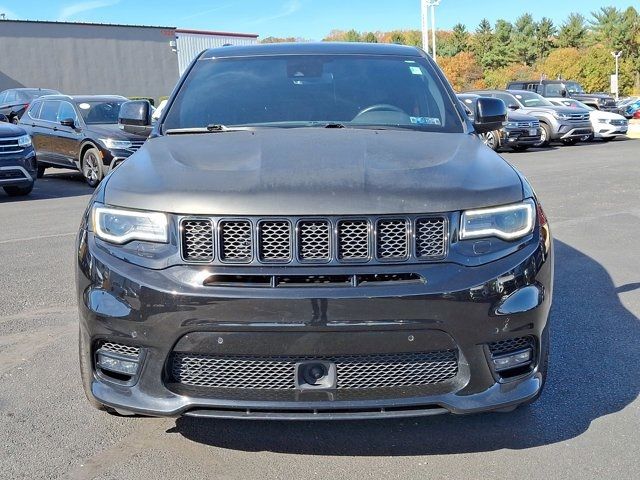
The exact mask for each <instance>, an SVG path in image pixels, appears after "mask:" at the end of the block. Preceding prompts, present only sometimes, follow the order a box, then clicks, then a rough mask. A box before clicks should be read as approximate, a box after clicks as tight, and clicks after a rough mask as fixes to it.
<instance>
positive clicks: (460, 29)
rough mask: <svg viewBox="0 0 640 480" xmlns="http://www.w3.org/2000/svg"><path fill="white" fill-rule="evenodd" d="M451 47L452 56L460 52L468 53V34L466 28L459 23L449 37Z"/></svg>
mask: <svg viewBox="0 0 640 480" xmlns="http://www.w3.org/2000/svg"><path fill="white" fill-rule="evenodd" d="M451 46H452V50H453V55H457V54H458V53H460V52H467V51H469V32H467V27H465V26H464V25H463V24H461V23H456V24H455V25H454V26H453V35H452V36H451Z"/></svg>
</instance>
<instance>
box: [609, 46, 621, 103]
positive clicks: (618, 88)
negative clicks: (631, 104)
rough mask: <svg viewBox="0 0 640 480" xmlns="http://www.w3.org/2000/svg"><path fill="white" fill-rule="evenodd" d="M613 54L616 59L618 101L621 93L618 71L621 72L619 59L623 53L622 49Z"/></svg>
mask: <svg viewBox="0 0 640 480" xmlns="http://www.w3.org/2000/svg"><path fill="white" fill-rule="evenodd" d="M611 55H613V58H615V59H616V101H618V99H619V93H620V83H619V76H618V73H619V69H618V60H619V58H620V56H621V55H622V50H619V51H617V52H611Z"/></svg>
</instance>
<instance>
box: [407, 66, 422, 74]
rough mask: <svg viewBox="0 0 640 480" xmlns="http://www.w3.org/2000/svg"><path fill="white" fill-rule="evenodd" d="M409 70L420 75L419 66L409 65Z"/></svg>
mask: <svg viewBox="0 0 640 480" xmlns="http://www.w3.org/2000/svg"><path fill="white" fill-rule="evenodd" d="M409 70H411V73H413V74H414V75H422V69H421V68H420V67H409Z"/></svg>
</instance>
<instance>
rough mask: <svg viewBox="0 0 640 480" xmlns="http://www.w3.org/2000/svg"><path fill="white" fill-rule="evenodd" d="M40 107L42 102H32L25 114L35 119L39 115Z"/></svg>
mask: <svg viewBox="0 0 640 480" xmlns="http://www.w3.org/2000/svg"><path fill="white" fill-rule="evenodd" d="M40 107H42V102H33V103H32V104H31V106H30V107H29V110H27V115H29V116H30V117H31V118H33V119H34V120H37V119H38V116H39V115H40Z"/></svg>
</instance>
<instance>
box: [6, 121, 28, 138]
mask: <svg viewBox="0 0 640 480" xmlns="http://www.w3.org/2000/svg"><path fill="white" fill-rule="evenodd" d="M26 133H27V132H26V131H25V129H24V128H22V127H20V126H18V125H14V124H13V123H7V122H0V138H8V137H19V136H20V135H25V134H26Z"/></svg>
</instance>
